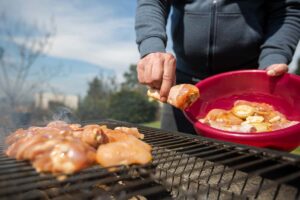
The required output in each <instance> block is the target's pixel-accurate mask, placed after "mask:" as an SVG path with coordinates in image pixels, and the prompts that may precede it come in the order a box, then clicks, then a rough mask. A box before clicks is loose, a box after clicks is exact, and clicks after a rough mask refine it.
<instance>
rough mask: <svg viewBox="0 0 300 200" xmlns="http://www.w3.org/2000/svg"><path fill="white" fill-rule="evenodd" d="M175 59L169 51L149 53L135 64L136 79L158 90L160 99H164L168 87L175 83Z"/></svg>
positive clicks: (168, 89)
mask: <svg viewBox="0 0 300 200" xmlns="http://www.w3.org/2000/svg"><path fill="white" fill-rule="evenodd" d="M175 68H176V60H175V57H174V56H173V55H172V54H169V53H150V54H148V55H147V56H145V57H144V58H142V59H141V60H140V61H139V63H138V65H137V74H138V80H139V82H140V83H141V84H145V85H148V86H150V87H151V88H154V89H159V90H160V95H161V96H162V99H161V101H166V99H167V97H168V94H169V91H170V88H171V87H172V86H173V85H174V84H175Z"/></svg>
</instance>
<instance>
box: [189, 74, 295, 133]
mask: <svg viewBox="0 0 300 200" xmlns="http://www.w3.org/2000/svg"><path fill="white" fill-rule="evenodd" d="M249 73H251V74H254V73H259V74H264V75H265V76H266V77H268V78H283V77H284V76H286V77H288V78H293V79H295V80H296V81H297V82H299V84H300V76H298V75H296V74H290V73H285V74H283V75H281V76H275V77H270V76H268V75H267V73H266V71H265V70H258V69H248V70H235V71H230V72H224V73H220V74H217V75H214V76H211V77H208V78H206V79H203V80H201V81H199V82H198V83H196V84H195V85H196V86H197V87H198V88H199V87H202V86H205V85H206V84H208V83H210V82H212V81H216V80H218V79H220V78H223V77H225V76H230V75H235V74H249ZM188 109H189V108H187V109H185V110H184V115H185V116H186V118H187V119H188V120H189V121H190V122H191V123H192V124H193V126H194V128H195V129H196V127H199V128H201V130H203V131H205V132H206V135H223V136H229V137H237V138H253V137H255V138H258V137H265V136H268V137H271V136H275V137H276V136H279V135H281V134H284V133H285V134H291V133H293V132H297V130H300V122H299V123H298V124H295V125H292V126H290V127H287V128H283V129H278V130H275V131H265V132H257V133H251V132H250V133H249V132H246V133H244V132H233V131H225V130H221V129H217V128H213V127H211V126H209V125H207V124H204V123H202V122H200V121H199V119H197V118H196V117H192V118H195V119H194V120H193V119H192V118H191V115H190V114H188V113H189V112H188ZM201 130H200V131H201Z"/></svg>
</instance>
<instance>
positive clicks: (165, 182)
mask: <svg viewBox="0 0 300 200" xmlns="http://www.w3.org/2000/svg"><path fill="white" fill-rule="evenodd" d="M92 123H95V122H92ZM97 123H99V124H105V125H107V126H108V127H110V128H114V127H117V126H128V127H131V126H132V127H138V128H139V130H140V131H141V132H142V133H143V134H144V135H145V139H144V140H145V141H146V142H148V143H149V144H151V145H152V146H153V152H152V154H153V157H154V159H153V162H152V163H150V164H147V165H143V166H141V165H132V166H129V167H126V166H118V167H116V168H115V169H114V171H112V170H110V169H108V168H101V167H99V166H94V167H91V168H88V169H85V170H83V171H81V172H79V173H76V174H74V175H72V176H69V177H67V178H66V179H64V180H62V181H59V180H57V178H56V177H54V176H52V175H50V174H39V173H37V172H35V170H34V169H33V168H32V167H31V165H30V164H29V163H28V162H26V161H15V160H14V159H11V158H8V157H6V156H5V155H4V153H3V150H4V148H5V147H4V144H2V145H0V151H1V154H0V163H1V165H0V199H10V200H11V199H130V198H132V199H285V200H288V199H300V157H299V156H296V155H292V154H288V153H283V152H279V151H273V150H268V149H259V148H254V147H249V146H244V145H237V144H233V143H228V142H222V141H217V140H213V139H208V138H204V137H201V136H191V135H186V134H183V133H177V132H168V131H163V130H161V129H154V128H148V127H143V126H137V125H134V124H129V123H125V122H119V121H112V120H107V121H100V122H97ZM2 141H3V140H2Z"/></svg>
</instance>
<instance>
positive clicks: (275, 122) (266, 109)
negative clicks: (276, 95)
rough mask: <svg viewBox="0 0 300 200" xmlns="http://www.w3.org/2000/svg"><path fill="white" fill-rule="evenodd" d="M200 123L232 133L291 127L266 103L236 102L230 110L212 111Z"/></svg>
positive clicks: (291, 122) (280, 114) (293, 122)
mask: <svg viewBox="0 0 300 200" xmlns="http://www.w3.org/2000/svg"><path fill="white" fill-rule="evenodd" d="M199 121H200V122H202V123H205V124H208V125H210V126H211V127H214V128H217V129H220V130H225V131H233V132H267V131H274V130H278V129H282V128H287V127H289V126H293V125H295V124H297V123H299V122H297V121H289V120H288V119H287V118H286V117H285V116H284V115H283V114H282V113H280V112H278V111H276V110H275V109H274V108H273V106H271V105H269V104H266V103H257V102H249V101H245V100H237V101H236V102H234V106H233V108H232V109H231V110H223V109H212V110H211V111H209V112H208V114H207V115H206V117H205V118H202V119H199Z"/></svg>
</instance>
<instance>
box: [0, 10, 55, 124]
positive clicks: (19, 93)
mask: <svg viewBox="0 0 300 200" xmlns="http://www.w3.org/2000/svg"><path fill="white" fill-rule="evenodd" d="M54 34H55V26H54V23H53V20H50V21H49V22H48V23H47V24H46V25H42V24H38V23H33V24H28V23H26V22H25V21H22V20H18V21H16V20H15V21H13V20H10V19H8V18H7V17H6V15H5V14H2V15H0V42H1V43H0V110H1V112H2V114H1V115H2V116H1V117H0V118H1V119H0V126H1V122H4V123H5V124H6V122H7V121H12V122H10V123H9V124H10V125H15V123H16V122H14V119H12V116H13V113H18V112H24V110H28V108H29V106H31V105H32V103H30V102H31V100H32V97H33V94H34V93H35V92H37V91H39V90H43V87H44V86H47V87H48V88H49V87H50V85H49V82H50V80H51V78H53V77H54V76H57V75H59V73H60V71H61V66H57V65H56V66H51V67H49V66H41V65H37V62H36V61H37V60H38V59H39V58H41V57H43V56H44V55H45V54H46V53H47V52H48V51H49V50H50V48H51V45H52V42H53V40H52V38H53V36H54ZM5 110H6V111H5ZM3 119H4V120H3ZM11 119H12V120H11Z"/></svg>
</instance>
